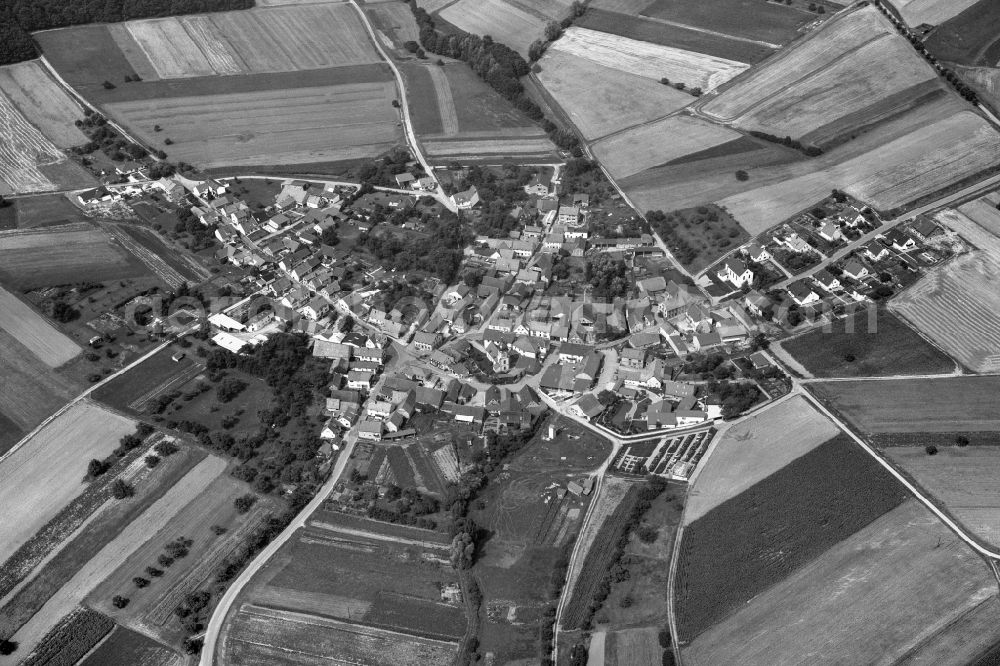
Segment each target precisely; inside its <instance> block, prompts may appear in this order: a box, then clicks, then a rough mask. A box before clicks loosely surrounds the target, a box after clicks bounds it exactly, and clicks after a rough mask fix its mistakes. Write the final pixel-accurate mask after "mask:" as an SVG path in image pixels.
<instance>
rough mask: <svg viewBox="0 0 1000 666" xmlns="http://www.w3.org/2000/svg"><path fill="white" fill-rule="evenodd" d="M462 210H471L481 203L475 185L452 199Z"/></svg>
mask: <svg viewBox="0 0 1000 666" xmlns="http://www.w3.org/2000/svg"><path fill="white" fill-rule="evenodd" d="M451 200H452V201H453V202H454V203H455V205H456V206H458V208H459V209H460V210H469V209H470V208H474V207H475V206H476V204H478V203H479V191H478V190H477V189H476V187H475V186H474V185H473V186H472V187H470V188H469V189H467V190H466V191H464V192H457V193H456V194H454V195H453V196H452V197H451Z"/></svg>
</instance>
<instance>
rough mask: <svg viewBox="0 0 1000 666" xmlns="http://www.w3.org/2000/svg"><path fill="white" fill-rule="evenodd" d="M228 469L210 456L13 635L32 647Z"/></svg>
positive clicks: (23, 646)
mask: <svg viewBox="0 0 1000 666" xmlns="http://www.w3.org/2000/svg"><path fill="white" fill-rule="evenodd" d="M225 469H226V462H225V461H224V460H222V459H221V458H216V457H214V456H209V457H208V458H205V460H203V461H202V462H201V463H199V464H198V465H197V466H196V467H195V468H194V469H192V470H191V471H190V472H188V474H186V475H185V476H184V477H183V478H182V479H181V480H180V481H179V482H178V483H176V484H175V485H174V486H173V487H171V488H170V489H169V490H167V492H166V493H165V494H164V495H163V496H162V497H160V498H159V499H157V500H156V502H154V503H153V504H152V505H151V506H150V507H149V508H148V509H146V510H145V511H144V512H143V513H142V514H141V515H140V516H139V517H138V518H136V519H135V520H133V521H132V522H131V523H128V525H126V526H125V527H123V528H122V529H121V531H120V532H119V533H118V534H117V535H115V537H114V538H113V539H111V540H110V541H109V542H108V543H107V544H106V545H105V546H104V547H103V548H101V550H100V551H99V552H98V553H97V554H96V555H94V556H93V557H91V558H90V559H89V560H88V561H86V562H85V563H81V566H80V568H79V570H78V571H77V572H76V574H75V575H74V576H73V577H72V578H71V579H70V580H69V581H68V582H66V583H65V584H64V585H63V586H62V587H60V588H59V590H58V591H57V592H56V593H55V594H54V595H52V597H51V598H50V599H49V600H48V601H46V602H45V605H44V606H42V608H41V609H40V610H39V611H38V612H37V613H36V614H35V615H33V616H32V617H31V619H30V620H28V621H27V622H26V623H25V624H24V626H22V627H21V628H20V629H19V630H18V631H17V633H16V634H14V635H15V636H16V637H17V638H16V640H18V641H19V642H20V644H21V646H22V648H25V649H30V648H31V646H33V645H35V644H36V643H37V642H38V641H39V640H40V639H41V638H42V637H43V636H44V635H45V632H47V631H48V630H49V629H50V628H51V627H52V626H54V625H55V623H56V622H57V621H58V620H59V618H61V617H62V616H64V615H65V614H66V613H68V612H69V611H70V610H71V609H72V608H74V607H75V606H77V605H78V604H79V603H81V602H82V601H83V600H84V599H85V598H86V597H87V595H88V594H90V592H91V591H92V590H93V589H94V588H95V587H96V586H97V585H98V584H99V583H100V582H101V581H102V580H104V579H105V578H106V577H107V576H108V575H110V574H111V573H112V572H113V571H114V570H115V569H116V568H117V567H118V566H119V565H120V564H121V563H122V562H123V561H125V560H126V558H128V557H129V556H130V555H131V554H132V553H133V552H135V551H136V550H137V549H138V548H139V547H140V546H141V545H142V544H144V543H146V542H147V541H148V540H149V539H152V538H153V537H155V536H157V535H158V534H159V533H160V531H161V530H163V529H164V528H165V527H166V525H167V524H168V523H169V521H170V519H171V518H173V516H174V515H176V514H177V513H178V512H179V511H181V510H182V509H183V508H184V507H185V506H187V504H188V503H189V502H190V501H191V500H193V499H194V498H195V497H197V496H198V495H199V494H200V493H201V492H202V491H203V490H205V488H207V487H208V486H209V484H211V483H212V481H213V480H214V479H216V478H217V477H218V476H219V475H221V474H222V473H223V472H224V471H225Z"/></svg>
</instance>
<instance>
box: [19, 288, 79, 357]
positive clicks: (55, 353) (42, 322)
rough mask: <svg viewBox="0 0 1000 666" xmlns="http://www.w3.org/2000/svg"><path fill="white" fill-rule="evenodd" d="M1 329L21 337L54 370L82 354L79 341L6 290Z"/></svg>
mask: <svg viewBox="0 0 1000 666" xmlns="http://www.w3.org/2000/svg"><path fill="white" fill-rule="evenodd" d="M0 328H2V329H4V330H5V331H7V332H8V333H10V334H11V335H12V336H14V337H15V338H17V339H18V340H19V341H20V342H21V344H23V345H24V346H25V347H27V348H28V349H29V350H31V353H32V354H34V355H35V356H36V357H37V358H38V360H39V361H41V362H42V363H45V364H46V365H48V366H49V367H52V368H58V367H59V366H60V365H62V364H64V363H66V362H67V361H69V360H70V359H72V358H73V357H75V356H76V355H77V354H79V353H80V351H81V349H80V347H79V346H78V345H77V344H76V343H75V342H73V341H72V340H70V339H69V338H68V337H66V336H65V335H63V334H62V333H60V332H59V331H58V330H56V328H55V327H54V326H52V324H50V323H49V322H48V321H47V320H46V319H45V318H44V317H42V316H41V315H40V314H38V313H37V312H35V311H34V310H32V309H31V307H29V306H28V305H27V304H26V303H24V302H23V301H21V300H20V299H19V298H17V297H16V296H14V294H12V293H10V292H9V291H7V290H6V289H3V288H2V287H0Z"/></svg>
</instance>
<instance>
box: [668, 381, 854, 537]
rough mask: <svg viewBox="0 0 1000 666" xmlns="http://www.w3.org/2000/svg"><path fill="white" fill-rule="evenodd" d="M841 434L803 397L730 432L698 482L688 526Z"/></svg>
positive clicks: (690, 498) (688, 508)
mask: <svg viewBox="0 0 1000 666" xmlns="http://www.w3.org/2000/svg"><path fill="white" fill-rule="evenodd" d="M839 432H840V431H839V430H838V429H837V427H836V426H835V425H833V423H832V422H831V421H830V420H829V419H827V418H826V417H825V416H823V415H822V414H820V413H819V412H818V411H816V410H815V409H813V407H812V406H811V405H810V404H809V403H808V402H807V401H806V400H805V398H802V397H801V396H796V397H794V398H791V399H789V400H786V401H784V402H782V403H781V404H778V405H775V406H773V407H769V408H767V409H765V410H763V411H761V412H758V413H757V414H755V415H754V416H753V417H752V418H750V419H748V420H746V421H743V422H741V423H739V424H737V425H734V426H732V427H730V428H729V429H728V430H726V431H725V433H724V434H723V435H722V437H721V439H720V440H719V441H718V442H717V443H716V444H715V450H714V451H713V452H712V454H711V455H710V456H708V459H707V460H706V461H705V462H704V463H702V466H701V468H700V470H701V471H699V472H698V473H697V476H696V477H695V483H694V484H693V485H692V486H691V490H690V491H689V492H688V499H687V505H686V508H685V510H684V524H690V523H692V522H694V521H696V520H698V519H699V518H701V517H702V516H704V515H705V514H706V513H708V512H709V511H711V510H712V509H714V508H715V507H717V506H719V505H720V504H722V503H723V502H726V501H727V500H729V499H732V498H733V497H736V496H737V495H739V494H740V493H742V492H743V491H744V490H747V489H748V488H750V487H752V486H753V485H754V484H756V483H758V482H759V481H763V480H764V479H766V478H767V477H768V476H770V475H772V474H774V473H775V472H778V471H779V470H781V469H782V468H783V467H785V465H787V464H789V463H790V462H792V461H793V460H795V459H797V458H799V457H801V456H803V455H805V454H806V453H809V452H810V451H812V450H813V449H815V448H816V447H817V446H819V445H820V444H822V443H823V442H826V441H827V440H829V439H831V438H832V437H836V436H837V434H838V433H839Z"/></svg>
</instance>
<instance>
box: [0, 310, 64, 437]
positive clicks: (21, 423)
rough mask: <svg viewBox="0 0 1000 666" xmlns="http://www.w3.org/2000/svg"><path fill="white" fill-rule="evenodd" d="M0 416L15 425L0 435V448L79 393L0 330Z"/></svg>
mask: <svg viewBox="0 0 1000 666" xmlns="http://www.w3.org/2000/svg"><path fill="white" fill-rule="evenodd" d="M0 377H3V378H4V381H2V382H0V414H2V415H3V417H4V419H5V420H9V421H11V422H12V423H14V424H15V425H16V429H11V430H10V431H4V432H2V436H0V441H2V442H3V444H0V446H3V447H7V446H10V445H12V444H14V443H15V442H17V441H18V440H19V439H20V438H21V435H23V434H24V433H27V432H29V431H30V430H31V429H32V428H34V427H35V426H37V425H38V424H39V423H41V422H42V421H43V420H45V418H46V417H47V416H49V415H50V414H52V413H54V412H55V411H56V410H57V409H59V408H60V407H62V406H63V405H65V404H66V403H67V402H68V401H69V400H70V398H72V397H73V396H74V395H76V394H77V393H79V390H80V389H79V387H78V386H76V385H75V384H74V383H73V381H72V380H70V379H68V378H66V377H64V376H63V375H60V374H57V373H56V372H55V371H53V370H52V368H50V367H49V366H48V365H46V364H45V363H42V362H41V361H39V360H38V359H37V358H36V357H35V355H34V354H32V353H31V351H30V350H28V349H27V348H26V347H25V346H24V345H23V344H21V343H20V342H18V341H17V338H15V337H13V336H12V335H10V334H9V333H7V332H6V331H4V330H2V329H0ZM18 430H19V431H20V432H18Z"/></svg>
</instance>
